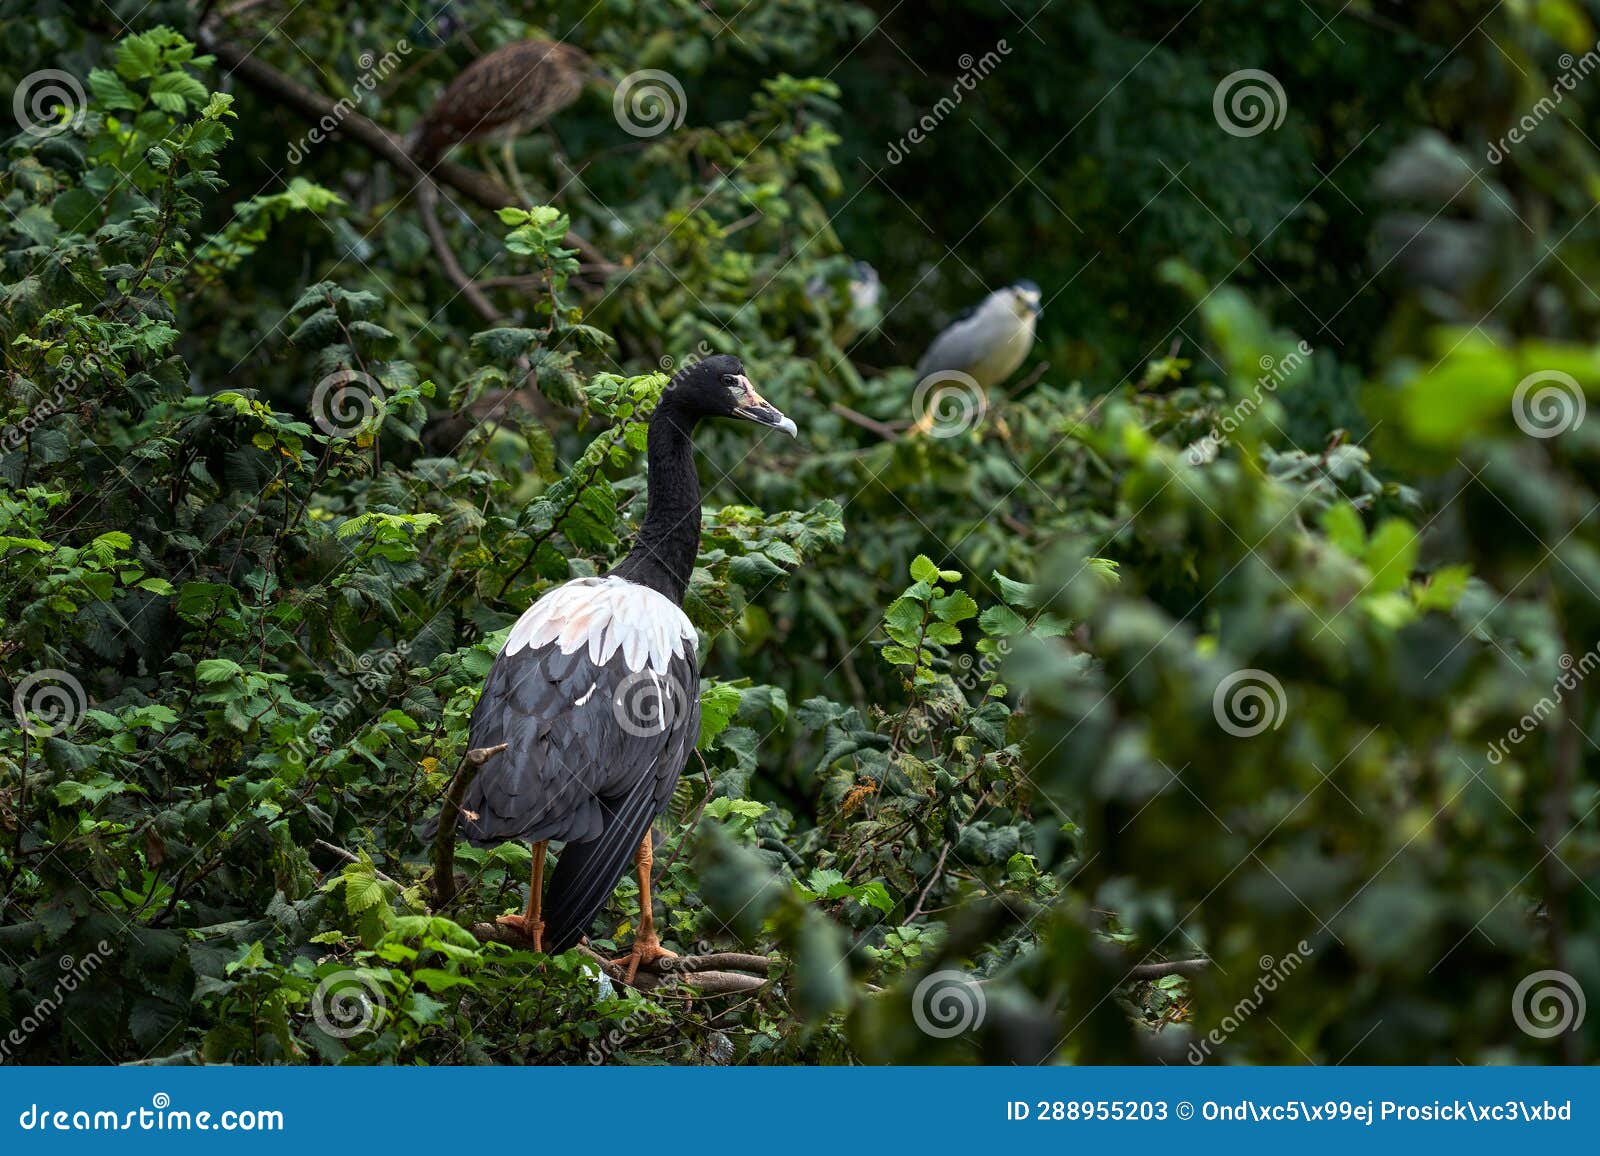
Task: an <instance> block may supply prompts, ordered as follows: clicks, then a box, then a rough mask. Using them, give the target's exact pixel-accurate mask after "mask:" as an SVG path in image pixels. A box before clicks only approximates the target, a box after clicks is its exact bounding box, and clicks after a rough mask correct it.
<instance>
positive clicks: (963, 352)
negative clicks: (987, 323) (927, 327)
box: [917, 314, 983, 380]
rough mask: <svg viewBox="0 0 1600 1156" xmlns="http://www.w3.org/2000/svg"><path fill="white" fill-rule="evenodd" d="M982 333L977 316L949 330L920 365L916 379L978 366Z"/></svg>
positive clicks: (918, 363) (942, 334)
mask: <svg viewBox="0 0 1600 1156" xmlns="http://www.w3.org/2000/svg"><path fill="white" fill-rule="evenodd" d="M982 329H983V327H982V324H981V322H980V319H979V317H978V316H977V315H976V314H973V315H972V316H969V317H966V318H963V319H962V320H960V321H957V322H955V323H953V324H951V325H948V326H946V327H945V329H944V330H943V332H941V333H940V334H939V336H938V337H935V338H934V339H933V344H931V345H929V346H928V349H927V352H926V353H924V354H923V355H922V360H921V361H919V362H917V378H918V379H919V380H920V379H922V378H924V377H927V376H928V374H930V373H941V372H944V371H946V370H960V371H963V372H965V371H966V370H967V369H968V368H969V367H971V366H973V365H976V364H977V363H978V361H979V360H981V358H982V354H983V341H982V340H981V338H982V336H983V332H982Z"/></svg>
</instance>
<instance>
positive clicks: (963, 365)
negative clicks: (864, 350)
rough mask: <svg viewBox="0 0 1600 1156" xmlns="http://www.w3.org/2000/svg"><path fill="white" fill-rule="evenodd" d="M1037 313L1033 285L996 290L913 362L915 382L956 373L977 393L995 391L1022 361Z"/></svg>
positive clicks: (1023, 283) (1030, 344)
mask: <svg viewBox="0 0 1600 1156" xmlns="http://www.w3.org/2000/svg"><path fill="white" fill-rule="evenodd" d="M1039 312H1040V310H1039V286H1037V285H1035V284H1034V283H1033V282H1032V281H1018V282H1017V283H1016V284H1015V285H1008V286H1006V287H1005V288H1004V289H996V290H995V291H994V292H993V293H991V294H989V295H988V296H987V297H985V298H984V299H983V301H982V302H981V303H980V304H979V305H978V307H977V308H976V309H974V310H972V311H971V312H970V313H967V314H964V315H962V316H961V317H958V318H957V319H956V320H955V321H953V322H951V323H950V324H949V325H947V326H946V327H945V328H944V330H943V331H942V332H940V334H939V336H937V337H935V338H934V339H933V343H932V344H931V345H929V346H928V349H927V352H926V353H924V354H923V355H922V360H921V361H919V362H917V380H918V381H919V382H921V381H926V380H927V379H928V378H929V377H931V376H933V375H935V374H940V373H959V374H964V375H966V376H967V377H970V378H972V379H973V380H974V381H975V382H977V383H978V386H979V388H980V389H985V390H987V389H991V388H993V387H994V386H997V385H999V384H1000V383H1001V382H1003V381H1004V380H1005V379H1006V378H1008V377H1010V376H1011V375H1012V374H1013V373H1015V372H1016V371H1017V369H1018V368H1019V367H1020V366H1021V365H1022V363H1023V362H1024V361H1025V360H1027V357H1028V351H1029V350H1031V349H1032V348H1033V334H1034V327H1035V326H1036V324H1037V323H1038V320H1039Z"/></svg>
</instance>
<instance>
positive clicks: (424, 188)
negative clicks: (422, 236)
mask: <svg viewBox="0 0 1600 1156" xmlns="http://www.w3.org/2000/svg"><path fill="white" fill-rule="evenodd" d="M438 205H439V190H438V189H437V188H435V187H434V184H433V182H432V181H431V180H426V179H424V180H423V181H422V183H421V184H419V185H418V186H417V214H418V216H420V217H421V218H422V227H423V229H424V231H426V232H427V234H428V240H429V241H430V242H431V243H432V245H433V255H434V256H435V257H438V258H439V264H440V266H441V267H442V268H443V269H444V275H445V276H446V277H448V278H449V279H450V283H451V284H452V285H454V286H455V287H456V288H457V289H458V290H460V292H461V296H463V297H465V298H466V299H467V304H469V305H471V306H472V307H473V308H474V309H476V310H477V311H478V316H480V317H482V318H483V319H484V320H485V321H487V322H488V323H489V324H490V325H499V324H500V322H501V320H502V317H501V314H500V310H498V309H496V308H495V307H494V305H493V303H491V302H490V300H489V298H488V297H487V296H485V295H484V292H483V290H482V289H481V288H479V287H478V286H477V285H476V284H474V283H473V280H472V278H471V277H468V276H467V271H466V270H465V269H463V268H462V267H461V262H460V261H458V260H456V253H455V250H454V249H452V248H451V247H450V239H449V238H448V237H446V236H445V234H444V226H442V225H440V224H439V214H438V211H437V210H438Z"/></svg>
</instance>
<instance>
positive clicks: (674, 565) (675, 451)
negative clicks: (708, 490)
mask: <svg viewBox="0 0 1600 1156" xmlns="http://www.w3.org/2000/svg"><path fill="white" fill-rule="evenodd" d="M698 420H699V419H698V416H697V415H695V414H691V413H685V412H684V411H683V410H682V409H680V408H679V406H678V405H677V404H676V398H675V397H674V396H673V395H672V394H670V393H669V394H667V395H666V396H665V397H664V398H662V400H661V402H660V403H659V404H658V405H657V406H656V411H655V413H654V414H653V415H652V416H651V418H650V432H649V437H648V440H647V441H646V444H645V451H646V455H647V458H648V461H649V476H650V492H649V505H648V507H647V508H646V510H645V516H644V524H643V525H641V526H640V527H639V535H638V537H637V538H635V539H634V542H633V549H632V550H630V551H628V556H627V557H626V558H624V559H623V560H622V561H621V562H619V563H617V565H616V566H615V567H614V568H613V569H612V571H611V572H612V573H613V574H615V575H617V577H619V578H626V579H627V580H628V581H630V582H637V583H639V584H640V585H641V586H648V587H650V588H651V589H652V590H657V591H660V592H661V593H662V594H665V595H666V596H667V597H668V598H670V599H672V600H673V601H674V602H677V603H682V602H683V592H684V591H685V590H687V589H688V588H689V577H690V575H691V574H693V573H694V562H695V558H696V557H698V556H699V553H700V478H699V476H698V475H697V474H696V473H695V468H694V443H693V436H694V427H695V423H696V422H697V421H698Z"/></svg>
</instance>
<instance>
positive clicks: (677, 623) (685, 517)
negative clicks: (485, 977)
mask: <svg viewBox="0 0 1600 1156" xmlns="http://www.w3.org/2000/svg"><path fill="white" fill-rule="evenodd" d="M706 417H732V418H740V419H743V420H745V421H750V422H754V423H755V424H757V425H761V426H767V427H771V428H773V429H781V430H783V431H785V432H786V433H788V434H789V435H790V436H793V435H794V433H795V425H794V422H792V421H790V420H789V419H788V418H786V417H785V416H784V415H783V414H782V413H780V412H779V411H778V410H777V409H776V408H775V407H774V406H772V405H771V404H770V403H769V402H767V401H766V400H765V399H764V398H762V397H761V395H760V394H759V393H757V392H756V390H755V388H754V387H753V386H752V385H751V384H750V379H749V378H747V377H746V376H745V374H744V369H743V366H742V365H741V363H740V361H739V359H738V358H736V357H731V356H726V355H718V356H715V357H708V358H706V359H705V360H703V361H700V362H697V363H695V364H694V365H692V366H690V367H689V368H687V369H684V370H682V371H680V372H679V373H678V374H677V375H676V376H675V377H673V379H672V381H671V382H670V383H669V384H668V386H667V388H666V390H665V391H664V392H663V393H662V395H661V400H660V402H659V403H658V404H657V406H656V409H655V412H654V414H652V415H651V418H650V425H649V433H648V441H647V444H646V451H647V456H648V469H649V487H650V488H649V500H648V505H647V509H646V512H645V518H644V522H643V524H642V525H641V526H640V527H639V532H638V535H637V537H636V538H635V540H634V545H633V548H632V550H630V552H629V553H628V555H627V557H625V558H624V559H622V561H621V562H619V563H618V564H617V565H616V566H614V567H613V568H612V569H611V570H610V571H609V572H608V573H606V574H604V575H602V576H600V577H595V578H575V579H573V580H572V581H570V582H567V583H565V584H563V585H561V586H558V587H556V588H555V589H553V590H551V591H549V592H548V593H546V594H545V595H544V597H542V598H540V599H539V600H538V601H537V602H535V603H534V604H533V605H532V606H530V607H529V608H528V610H527V611H526V612H525V613H524V614H523V615H522V617H521V618H520V619H518V620H517V622H516V624H515V625H514V626H513V627H512V628H511V633H510V635H509V636H508V637H507V639H506V642H505V645H504V647H503V648H502V649H501V651H500V655H499V657H498V658H496V659H495V663H494V666H493V668H492V669H491V670H490V671H489V678H488V681H487V682H486V683H485V685H484V689H483V696H482V698H481V699H479V701H478V706H477V709H476V710H474V711H473V715H472V726H471V732H470V739H469V742H470V745H471V746H472V747H494V746H498V745H499V744H501V743H505V744H507V747H506V750H505V751H503V752H502V753H501V754H499V755H498V756H496V757H495V758H493V759H491V760H490V761H489V762H488V763H486V764H485V765H484V767H483V769H482V770H481V771H479V773H478V776H477V778H476V779H475V780H474V782H473V783H472V786H471V787H470V789H469V790H468V792H467V795H466V798H465V801H464V805H463V808H462V831H463V834H464V835H465V836H466V838H467V839H468V841H469V842H471V843H473V844H474V845H477V846H487V845H490V844H494V843H501V842H505V841H507V840H510V839H526V840H528V841H530V842H531V843H532V844H533V874H532V879H531V880H530V882H529V889H528V903H527V908H526V910H525V911H524V912H523V913H522V914H521V915H503V916H501V917H500V922H501V923H502V924H506V925H509V926H510V927H511V928H513V929H514V930H516V931H518V932H521V933H522V934H523V935H524V936H525V937H526V938H527V939H528V940H530V941H531V942H532V944H533V946H534V948H535V950H540V951H545V950H547V951H550V952H552V953H554V952H561V951H565V950H567V949H568V948H570V947H572V946H574V945H575V944H576V943H577V942H578V940H579V939H580V938H581V937H582V936H583V935H584V934H585V933H586V932H587V931H588V928H589V924H590V922H591V921H592V920H593V919H594V917H595V915H596V914H597V913H598V912H599V910H600V908H601V906H602V905H604V903H605V901H606V900H607V899H608V898H609V897H610V895H611V893H612V890H613V889H614V888H615V887H616V884H617V880H618V879H619V878H620V877H621V876H622V873H623V871H624V870H625V868H626V866H627V862H628V860H629V858H630V857H632V858H633V861H634V863H635V866H636V868H637V870H638V873H639V903H640V907H641V911H640V921H639V930H638V934H637V935H636V936H635V938H634V943H633V949H632V951H631V952H630V953H629V954H628V955H627V956H625V957H623V959H619V960H618V961H617V962H619V963H620V962H623V961H624V960H626V962H627V964H628V971H627V980H628V981H629V982H632V980H633V977H634V974H635V972H636V971H637V970H638V968H639V966H640V965H641V964H644V965H646V966H648V965H650V964H652V963H654V962H655V961H657V960H659V959H662V958H665V957H670V955H671V953H670V952H668V951H666V950H664V949H663V948H662V947H661V943H660V940H659V939H658V937H657V936H656V932H655V920H654V917H653V913H652V910H651V900H650V869H651V860H652V835H651V825H652V823H653V822H654V821H655V818H656V816H658V815H659V814H661V812H662V811H664V810H665V809H666V807H667V804H668V802H669V800H670V799H671V798H672V789H673V787H674V785H676V783H677V781H678V775H679V772H681V771H682V770H683V767H684V764H685V763H686V762H687V761H688V758H689V754H690V752H691V751H692V750H693V748H694V743H695V740H696V738H697V737H698V736H699V733H700V701H699V685H700V683H699V668H698V659H697V656H696V646H697V642H698V636H697V634H696V632H695V628H694V626H693V625H692V624H691V623H690V621H689V618H688V616H687V615H686V614H684V612H683V609H682V603H683V595H684V590H685V589H686V588H687V586H688V584H689V577H690V574H691V573H692V571H693V569H694V564H695V558H696V556H697V555H698V553H699V549H700V483H699V479H698V477H697V476H696V473H695V466H694V447H693V445H692V443H691V439H692V437H693V435H694V430H695V426H696V424H697V423H698V422H699V421H700V420H701V419H702V418H706ZM551 840H556V841H558V842H562V843H564V844H565V847H564V848H563V850H562V852H561V856H560V859H559V860H558V861H557V863H556V866H555V870H554V872H553V874H552V876H551V879H550V890H549V893H548V895H543V894H542V892H543V883H544V860H545V850H546V846H547V844H548V843H549V842H550V841H551Z"/></svg>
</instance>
